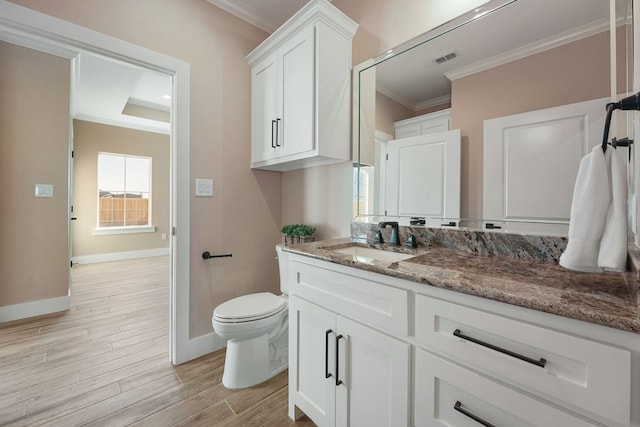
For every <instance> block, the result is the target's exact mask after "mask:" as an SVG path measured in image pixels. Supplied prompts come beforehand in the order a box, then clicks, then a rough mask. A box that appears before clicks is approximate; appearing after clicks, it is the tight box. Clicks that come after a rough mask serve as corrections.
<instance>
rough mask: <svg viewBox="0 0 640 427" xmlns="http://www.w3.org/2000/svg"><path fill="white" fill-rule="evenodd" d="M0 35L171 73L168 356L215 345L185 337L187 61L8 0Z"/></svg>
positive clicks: (187, 355) (3, 3)
mask: <svg viewBox="0 0 640 427" xmlns="http://www.w3.org/2000/svg"><path fill="white" fill-rule="evenodd" d="M0 40H2V41H6V42H9V43H13V44H17V45H20V46H24V47H28V48H30V49H35V50H39V51H42V52H46V53H49V54H53V55H56V56H62V57H65V58H69V59H71V58H73V57H75V56H76V55H77V54H78V53H80V52H91V53H95V54H99V55H103V56H107V57H110V58H114V59H117V60H120V61H124V62H128V63H131V64H135V65H138V66H141V67H145V68H148V69H151V70H155V71H158V72H161V73H164V74H167V75H169V76H171V77H172V79H173V93H172V101H171V102H172V106H171V110H172V111H173V114H172V117H171V122H172V123H171V124H172V126H171V133H170V136H171V196H170V200H171V202H170V203H171V219H170V226H171V230H175V233H173V232H172V236H171V256H170V259H171V275H170V276H171V279H170V283H171V285H170V287H171V291H170V295H171V296H170V306H171V314H170V357H171V361H172V363H174V364H179V363H182V362H186V361H188V360H191V359H194V358H196V357H199V356H201V355H203V354H206V353H209V352H211V351H214V350H215V349H216V348H215V346H216V340H213V339H211V337H209V336H205V337H198V338H196V339H194V340H191V339H190V338H189V240H190V226H189V211H190V206H189V203H190V198H189V191H190V186H189V176H190V173H189V167H190V163H189V154H190V148H189V147H190V140H189V120H190V111H189V93H190V92H189V90H190V89H189V88H190V65H189V63H187V62H185V61H182V60H180V59H177V58H173V57H170V56H168V55H165V54H162V53H159V52H155V51H152V50H150V49H147V48H144V47H141V46H137V45H134V44H132V43H128V42H125V41H122V40H119V39H116V38H114V37H111V36H108V35H106V34H103V33H99V32H97V31H93V30H90V29H87V28H84V27H81V26H79V25H76V24H72V23H70V22H67V21H63V20H61V19H58V18H54V17H52V16H49V15H46V14H43V13H40V12H37V11H35V10H32V9H29V8H26V7H23V6H19V5H16V4H14V3H11V2H9V1H7V0H0ZM211 335H213V334H211ZM205 338H207V339H205ZM203 339H204V342H208V343H209V344H208V345H203Z"/></svg>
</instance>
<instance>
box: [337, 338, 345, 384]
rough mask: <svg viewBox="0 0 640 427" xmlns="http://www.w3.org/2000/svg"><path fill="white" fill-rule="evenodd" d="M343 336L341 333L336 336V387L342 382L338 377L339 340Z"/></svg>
mask: <svg viewBox="0 0 640 427" xmlns="http://www.w3.org/2000/svg"><path fill="white" fill-rule="evenodd" d="M342 338H344V336H342V335H338V336H337V337H336V387H337V386H339V385H340V384H342V380H341V379H340V365H339V359H340V340H341V339H342Z"/></svg>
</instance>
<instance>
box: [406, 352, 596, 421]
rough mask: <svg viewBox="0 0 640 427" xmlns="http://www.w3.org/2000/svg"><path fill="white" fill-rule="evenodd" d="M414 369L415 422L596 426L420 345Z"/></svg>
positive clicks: (416, 353)
mask: <svg viewBox="0 0 640 427" xmlns="http://www.w3.org/2000/svg"><path fill="white" fill-rule="evenodd" d="M415 373H416V376H415V378H416V379H415V394H414V396H415V397H414V398H415V401H414V408H415V409H414V416H415V425H416V426H429V427H432V426H447V427H476V426H480V425H482V423H481V422H480V420H482V421H484V422H485V423H488V424H485V425H494V426H509V427H521V426H527V427H531V426H541V427H548V426H563V427H573V426H595V425H596V424H591V423H589V422H587V421H585V420H583V419H581V418H578V417H577V416H574V415H572V414H570V413H567V412H564V411H563V410H561V409H558V408H556V407H553V406H549V405H547V404H545V403H544V402H542V401H540V400H538V399H536V398H534V397H530V396H528V395H525V394H522V393H519V392H518V391H516V390H514V389H512V388H510V387H507V386H505V385H502V384H500V383H497V382H495V381H492V380H491V379H489V378H487V377H484V376H482V375H478V374H476V373H474V372H472V371H469V370H467V369H465V368H463V367H461V366H459V365H456V364H455V363H452V362H449V361H447V360H445V359H442V358H440V357H438V356H435V355H433V354H430V353H428V352H426V351H424V350H421V349H419V348H418V349H416V350H415ZM456 407H457V408H458V409H456ZM462 411H464V412H465V413H463V412H462ZM472 417H478V420H474V419H473V418H472Z"/></svg>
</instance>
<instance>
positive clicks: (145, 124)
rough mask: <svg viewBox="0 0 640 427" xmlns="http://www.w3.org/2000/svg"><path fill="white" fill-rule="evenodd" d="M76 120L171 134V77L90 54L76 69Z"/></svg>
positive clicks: (74, 100)
mask: <svg viewBox="0 0 640 427" xmlns="http://www.w3.org/2000/svg"><path fill="white" fill-rule="evenodd" d="M73 90H74V96H73V117H74V118H76V119H81V120H87V121H93V122H99V123H104V124H109V125H113V126H121V127H128V128H134V129H139V130H145V131H149V132H156V133H167V134H168V133H169V130H170V125H169V123H168V116H169V109H170V106H171V98H170V95H171V93H172V85H171V77H170V76H169V75H166V74H160V73H156V72H153V71H151V70H148V69H145V68H141V67H137V66H135V65H131V64H127V63H124V62H120V61H117V60H114V59H110V58H106V57H103V56H98V55H94V54H90V53H81V54H80V55H78V57H77V58H76V60H75V68H74V85H73Z"/></svg>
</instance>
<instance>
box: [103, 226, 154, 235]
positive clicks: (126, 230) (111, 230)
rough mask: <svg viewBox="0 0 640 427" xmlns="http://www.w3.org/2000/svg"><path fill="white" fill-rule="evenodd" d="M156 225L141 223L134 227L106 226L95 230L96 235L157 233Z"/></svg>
mask: <svg viewBox="0 0 640 427" xmlns="http://www.w3.org/2000/svg"><path fill="white" fill-rule="evenodd" d="M155 231H156V227H155V226H153V225H141V226H133V227H105V228H96V229H94V230H93V233H92V234H93V235H94V236H108V235H113V234H137V233H155Z"/></svg>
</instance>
